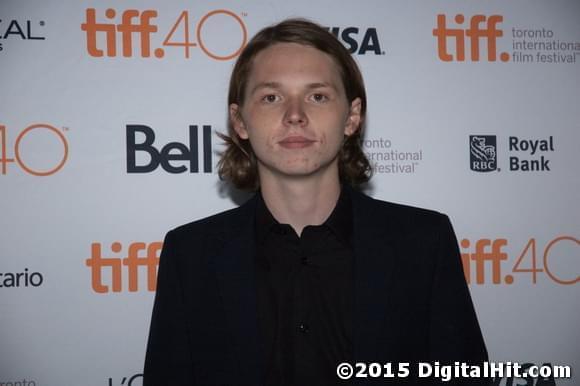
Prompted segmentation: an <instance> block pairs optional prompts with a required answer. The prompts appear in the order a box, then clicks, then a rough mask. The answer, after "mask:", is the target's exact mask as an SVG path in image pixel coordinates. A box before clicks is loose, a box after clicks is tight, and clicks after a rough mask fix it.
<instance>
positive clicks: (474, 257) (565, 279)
mask: <svg viewBox="0 0 580 386" xmlns="http://www.w3.org/2000/svg"><path fill="white" fill-rule="evenodd" d="M459 245H460V246H461V260H462V263H463V272H464V274H465V280H466V281H467V283H468V284H489V283H491V284H502V283H505V284H508V285H509V284H513V283H514V282H515V281H516V279H518V281H520V277H523V276H524V275H527V276H528V279H525V280H526V281H527V282H528V283H529V282H530V281H531V282H532V284H537V283H538V276H539V274H540V273H542V274H545V275H546V276H547V278H548V279H549V280H551V281H552V282H554V283H555V284H558V285H574V284H578V283H580V270H578V267H579V266H580V265H579V264H578V261H579V260H578V258H579V257H580V253H579V252H580V250H579V249H578V247H580V239H578V238H576V237H574V236H569V235H562V236H558V237H555V238H553V239H552V240H550V241H548V242H547V243H546V244H540V243H538V242H537V240H536V239H535V238H531V239H529V240H528V242H527V243H526V245H524V246H523V247H519V248H521V249H519V252H518V253H516V254H515V255H514V254H512V256H516V255H517V256H518V257H517V258H515V259H513V260H515V262H513V263H512V264H509V260H512V259H510V254H508V253H507V252H506V251H505V249H504V248H505V247H508V240H507V239H493V240H492V239H479V240H475V242H473V241H472V240H470V239H462V240H461V242H460V243H459ZM516 251H518V249H516ZM508 264H509V266H511V269H510V268H507V267H506V265H508ZM507 270H509V273H507V274H505V273H506V271H507ZM577 270H578V271H577ZM574 272H576V274H575V273H574ZM504 274H505V275H504ZM473 279H475V281H474V280H473ZM530 279H531V280H530Z"/></svg>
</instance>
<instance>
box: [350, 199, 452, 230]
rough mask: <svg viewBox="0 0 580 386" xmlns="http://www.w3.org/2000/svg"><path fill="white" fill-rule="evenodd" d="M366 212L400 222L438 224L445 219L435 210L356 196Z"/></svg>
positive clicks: (444, 216)
mask: <svg viewBox="0 0 580 386" xmlns="http://www.w3.org/2000/svg"><path fill="white" fill-rule="evenodd" d="M357 195H358V196H359V198H358V199H357V201H361V203H362V204H363V205H364V206H367V207H368V208H367V210H369V209H370V210H375V211H379V212H380V213H382V214H383V215H386V216H389V217H390V218H391V219H394V220H397V221H402V222H412V223H416V222H437V223H438V222H440V221H441V219H442V218H447V215H446V214H444V213H441V212H438V211H436V210H432V209H427V208H420V207H416V206H411V205H406V204H400V203H396V202H391V201H384V200H381V199H377V198H373V197H370V196H367V195H366V194H363V193H358V194H357Z"/></svg>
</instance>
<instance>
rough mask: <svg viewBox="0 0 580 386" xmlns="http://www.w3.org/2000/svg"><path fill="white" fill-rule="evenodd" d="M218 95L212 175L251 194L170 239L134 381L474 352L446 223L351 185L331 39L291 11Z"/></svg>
mask: <svg viewBox="0 0 580 386" xmlns="http://www.w3.org/2000/svg"><path fill="white" fill-rule="evenodd" d="M228 102H229V118H230V121H229V126H230V127H229V130H230V131H229V136H224V139H225V140H226V142H227V149H226V151H225V152H224V154H223V155H222V159H221V161H220V164H219V167H220V175H221V176H222V177H223V178H225V179H227V180H229V181H230V182H232V183H233V184H235V185H236V186H237V187H239V188H243V189H249V190H256V191H257V193H256V194H255V195H254V197H253V198H252V199H250V200H249V201H248V202H247V203H245V204H244V205H242V206H241V207H239V208H236V209H233V210H230V211H227V212H224V213H220V214H217V215H215V216H212V217H209V218H206V219H203V220H200V221H196V222H193V223H190V224H187V225H184V226H181V227H179V228H176V229H174V230H172V231H171V232H169V233H168V234H167V236H166V239H165V244H164V248H163V253H162V256H161V260H160V267H159V276H158V287H157V294H156V298H155V305H154V309H153V317H152V322H151V331H150V336H149V343H148V347H147V356H146V361H145V373H144V385H145V386H163V385H171V386H179V385H218V384H219V385H331V384H346V383H348V381H343V380H341V379H340V378H339V377H338V376H337V365H338V364H340V363H341V362H349V363H351V364H352V365H353V366H354V362H366V363H367V364H370V363H371V362H378V363H381V364H382V365H384V364H387V363H389V362H391V363H392V366H393V367H392V370H393V371H392V372H393V373H394V374H395V375H400V374H399V372H398V369H399V368H398V365H397V363H396V362H410V363H411V365H410V368H409V370H410V371H411V375H412V373H413V372H414V369H413V364H414V363H417V362H418V361H430V362H433V361H441V362H448V361H455V360H458V361H467V362H479V361H483V360H485V359H486V358H487V353H486V350H485V346H484V343H483V339H482V336H481V332H480V329H479V326H478V323H477V319H476V316H475V312H474V310H473V306H472V302H471V299H470V296H469V292H468V288H467V285H466V283H465V279H464V276H463V271H462V267H461V263H460V257H459V251H458V248H457V242H456V239H455V235H454V233H453V230H452V228H451V225H450V223H449V220H448V218H447V217H446V216H445V215H442V214H439V213H436V212H432V211H427V210H423V209H417V208H411V207H406V206H402V205H396V204H392V203H387V202H382V201H378V200H374V199H372V198H370V197H367V196H365V195H363V194H362V193H359V192H357V191H356V190H355V189H354V188H356V187H357V186H358V185H360V184H361V183H363V182H365V181H367V180H368V178H369V175H370V165H369V162H368V160H367V159H366V157H365V155H364V153H363V151H362V149H361V141H360V139H361V135H362V126H363V122H364V118H365V111H366V96H365V90H364V85H363V81H362V76H361V74H360V71H359V69H358V67H357V65H356V63H355V62H354V60H353V59H352V57H351V56H350V54H349V53H348V52H347V50H346V49H345V48H344V47H343V46H342V45H341V43H340V42H338V41H337V40H336V39H335V38H334V37H333V36H332V35H331V34H330V33H328V32H327V31H325V30H324V29H322V28H321V27H320V26H318V25H316V24H313V23H311V22H308V21H303V20H286V21H284V22H282V23H279V24H277V25H274V26H271V27H268V28H266V29H264V30H262V31H260V32H259V33H258V34H257V35H256V36H255V37H254V38H253V39H252V40H251V41H250V42H249V43H248V45H247V47H246V48H245V50H244V51H243V52H242V54H241V55H240V57H239V59H238V61H237V63H236V65H235V67H234V70H233V74H232V78H231V82H230V91H229V101H228ZM364 373H366V374H367V378H353V381H352V382H351V384H366V382H368V380H369V379H372V378H370V377H368V370H365V371H363V374H364ZM403 374H404V371H403ZM405 379H406V380H408V379H409V378H405ZM405 379H397V378H394V379H393V378H380V379H379V380H380V383H383V382H385V381H388V380H391V381H392V382H394V383H395V384H398V383H401V382H402V381H404V380H405ZM435 383H436V382H435V380H433V379H430V380H429V382H428V384H435ZM467 384H476V382H475V381H474V380H471V381H470V382H467Z"/></svg>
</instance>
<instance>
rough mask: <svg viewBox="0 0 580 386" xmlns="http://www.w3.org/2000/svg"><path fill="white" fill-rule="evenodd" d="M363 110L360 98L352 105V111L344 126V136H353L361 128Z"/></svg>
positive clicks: (354, 100)
mask: <svg viewBox="0 0 580 386" xmlns="http://www.w3.org/2000/svg"><path fill="white" fill-rule="evenodd" d="M361 108H362V101H361V99H360V98H355V99H353V101H352V102H351V104H350V110H349V112H348V116H347V117H346V122H345V125H344V135H347V136H350V135H353V134H354V133H355V132H356V130H357V129H358V128H359V126H360V123H361Z"/></svg>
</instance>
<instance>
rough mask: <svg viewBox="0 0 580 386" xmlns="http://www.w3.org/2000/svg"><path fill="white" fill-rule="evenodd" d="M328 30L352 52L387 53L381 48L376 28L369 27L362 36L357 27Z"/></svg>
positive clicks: (358, 53)
mask: <svg viewBox="0 0 580 386" xmlns="http://www.w3.org/2000/svg"><path fill="white" fill-rule="evenodd" d="M327 30H328V31H329V32H330V33H331V34H333V35H334V36H335V37H336V38H337V39H339V40H341V41H342V42H343V43H344V44H345V46H346V48H347V49H348V51H349V52H350V53H351V54H357V55H365V54H366V53H367V52H369V51H370V52H373V53H374V54H375V55H384V54H385V53H384V52H383V51H382V50H381V45H380V43H379V37H378V35H377V29H376V28H367V29H366V31H364V35H363V36H362V38H360V35H359V28H357V27H346V28H343V29H342V31H341V29H340V27H330V28H327ZM361 33H362V32H361ZM359 41H360V44H359Z"/></svg>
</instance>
